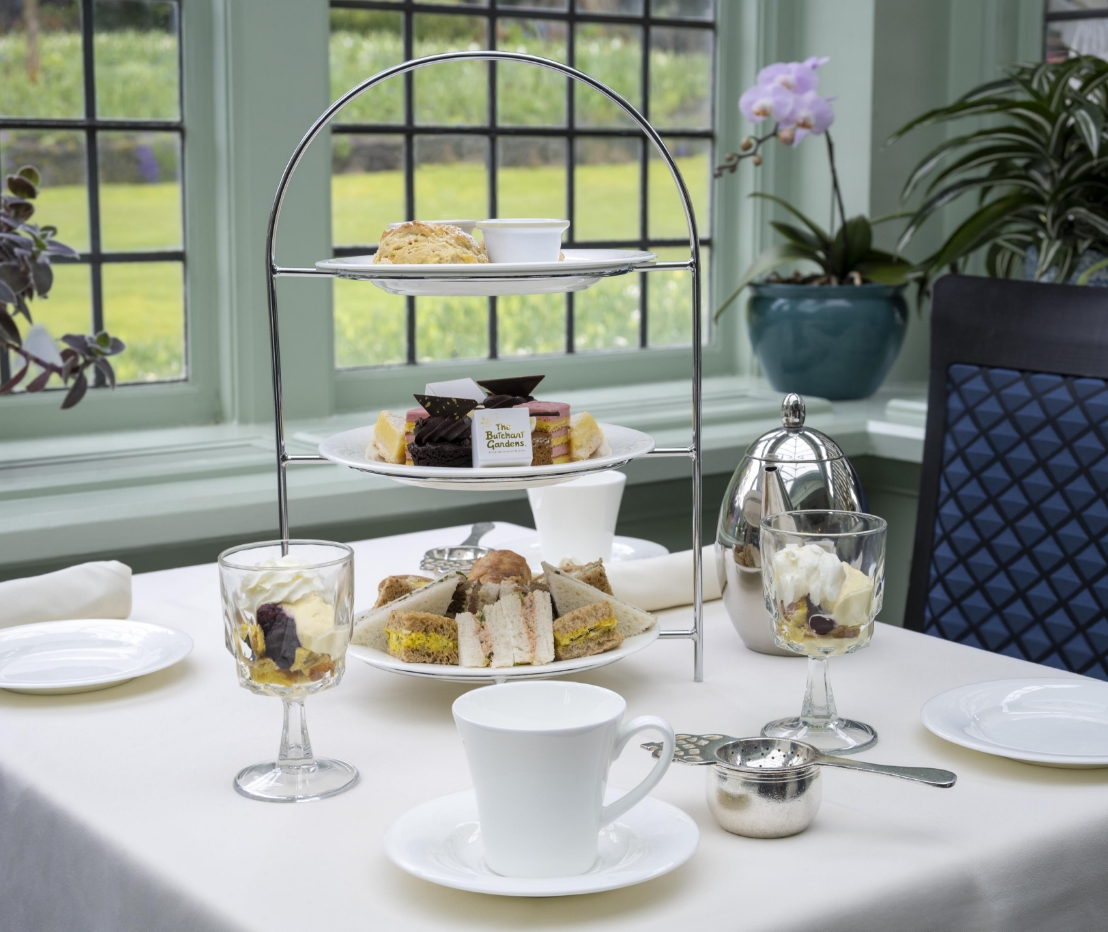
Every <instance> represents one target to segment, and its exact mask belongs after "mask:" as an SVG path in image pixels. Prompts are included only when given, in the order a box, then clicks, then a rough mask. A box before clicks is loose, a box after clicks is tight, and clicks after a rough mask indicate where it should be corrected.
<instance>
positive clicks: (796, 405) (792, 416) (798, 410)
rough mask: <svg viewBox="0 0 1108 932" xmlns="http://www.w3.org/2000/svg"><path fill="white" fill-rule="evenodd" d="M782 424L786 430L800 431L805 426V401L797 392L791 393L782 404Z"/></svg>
mask: <svg viewBox="0 0 1108 932" xmlns="http://www.w3.org/2000/svg"><path fill="white" fill-rule="evenodd" d="M781 423H782V424H783V425H784V426H785V429H786V430H800V428H801V427H803V426H804V399H803V398H801V397H800V396H799V395H798V394H797V393H796V392H789V394H787V395H786V396H785V400H784V401H782V402H781Z"/></svg>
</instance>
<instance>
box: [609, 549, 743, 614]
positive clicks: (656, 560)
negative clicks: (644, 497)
mask: <svg viewBox="0 0 1108 932" xmlns="http://www.w3.org/2000/svg"><path fill="white" fill-rule="evenodd" d="M702 554H703V557H702V561H703V563H702V565H703V568H704V601H705V602H709V601H711V600H712V599H718V598H720V596H721V593H720V591H719V579H718V578H717V577H716V549H715V545H714V544H709V545H708V546H707V547H705V548H704V549H703V551H702ZM604 568H605V570H607V572H608V582H609V583H611V585H612V593H613V595H615V597H616V598H617V599H621V600H622V601H624V602H630V603H631V604H632V605H637V606H638V607H639V608H642V609H645V610H646V611H648V612H653V611H657V610H658V609H662V608H673V607H674V606H675V605H692V602H693V552H692V551H691V550H682V551H681V552H680V553H671V554H667V555H666V556H664V557H651V558H650V559H649V560H625V561H622V562H620V563H612V564H610V565H609V564H605V566H604Z"/></svg>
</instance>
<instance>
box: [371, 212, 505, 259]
mask: <svg viewBox="0 0 1108 932" xmlns="http://www.w3.org/2000/svg"><path fill="white" fill-rule="evenodd" d="M488 261H489V259H488V256H487V255H486V253H485V247H484V246H483V245H482V244H481V243H479V242H478V241H477V240H475V239H474V238H473V237H472V236H470V235H469V234H468V233H466V232H465V231H464V230H461V229H459V228H458V227H456V226H451V225H450V224H449V223H425V222H423V221H422V220H410V221H408V222H407V223H401V224H398V225H397V226H394V227H390V228H389V229H387V230H385V232H384V233H382V234H381V238H380V240H379V242H378V244H377V252H376V253H375V254H374V256H373V262H374V264H375V265H422V264H431V265H443V264H456V263H461V264H465V265H473V264H475V263H485V262H488Z"/></svg>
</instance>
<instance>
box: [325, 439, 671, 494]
mask: <svg viewBox="0 0 1108 932" xmlns="http://www.w3.org/2000/svg"><path fill="white" fill-rule="evenodd" d="M600 429H601V430H603V431H604V436H605V438H606V439H607V441H608V445H609V446H610V447H611V448H612V452H611V454H610V455H608V456H594V457H592V458H591V459H587V460H577V461H575V462H572V463H559V464H557V465H553V466H492V467H485V468H482V469H476V468H473V467H469V468H454V469H452V468H447V467H441V466H407V465H405V464H403V463H385V462H382V461H381V460H373V459H369V458H368V457H367V456H366V448H367V447H368V446H369V444H370V441H371V440H372V439H373V425H369V426H366V427H356V428H354V429H353V430H347V431H343V432H342V433H341V434H335V435H334V436H333V437H328V438H327V439H326V440H324V441H323V443H321V444H320V445H319V452H320V454H321V455H322V456H324V457H326V458H327V459H329V460H330V461H331V462H333V463H338V464H339V465H341V466H349V467H350V468H351V469H358V470H361V471H362V472H369V473H374V474H375V475H378V476H388V477H389V478H390V479H395V480H396V481H397V482H403V483H404V484H406V485H416V486H420V487H421V488H424V489H457V488H471V489H489V490H491V491H509V490H513V489H530V488H535V487H537V486H541V485H556V484H557V483H559V482H566V481H568V480H569V479H576V478H577V477H578V476H583V475H585V474H586V473H591V472H601V471H603V470H605V469H615V468H616V467H618V466H624V465H626V464H627V463H629V462H630V461H631V460H633V459H635V457H637V456H644V455H645V454H647V453H649V452H650V451H651V450H653V449H654V438H653V437H651V436H650V435H649V434H644V433H643V432H642V431H641V430H634V429H632V428H630V427H620V426H618V425H616V424H601V425H600Z"/></svg>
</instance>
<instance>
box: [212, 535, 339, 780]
mask: <svg viewBox="0 0 1108 932" xmlns="http://www.w3.org/2000/svg"><path fill="white" fill-rule="evenodd" d="M219 583H220V591H221V594H222V598H223V625H224V636H225V641H226V644H227V649H228V650H229V651H230V652H231V653H232V654H233V655H234V657H235V664H236V666H237V668H238V676H239V685H240V686H242V687H243V688H245V689H249V690H250V691H251V692H254V693H257V694H258V695H261V696H276V697H277V698H278V699H280V700H281V701H282V702H283V703H284V727H283V729H282V731H281V748H280V751H279V753H278V755H277V760H276V761H266V762H263V763H261V764H254V765H253V766H251V767H247V768H246V769H245V770H243V771H241V772H240V773H239V774H238V776H236V777H235V782H234V786H235V789H236V790H238V792H239V793H241V794H242V795H243V796H249V797H250V798H251V799H263V800H268V801H270V802H308V801H310V800H315V799H324V798H326V797H328V796H334V795H335V794H337V793H341V792H343V791H344V790H348V789H350V788H351V787H352V786H354V784H356V783H357V782H358V771H357V769H355V768H354V767H352V766H351V765H350V764H347V763H344V762H343V761H340V760H330V759H317V758H315V757H313V756H312V744H311V741H310V740H309V738H308V723H307V720H306V719H305V717H304V699H305V698H306V697H307V696H310V695H312V694H313V693H317V692H320V691H322V690H324V689H330V688H331V687H333V686H337V685H338V683H339V680H341V679H342V675H343V672H344V671H345V670H346V646H347V644H349V643H350V636H351V633H352V631H353V627H354V552H353V551H352V550H351V549H350V548H349V547H347V546H346V544H335V543H330V542H328V541H321V540H290V541H288V543H287V544H284V545H283V544H282V542H281V541H265V542H262V543H257V544H244V545H242V546H239V547H232V548H231V549H230V550H225V551H223V553H221V554H220V555H219Z"/></svg>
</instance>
